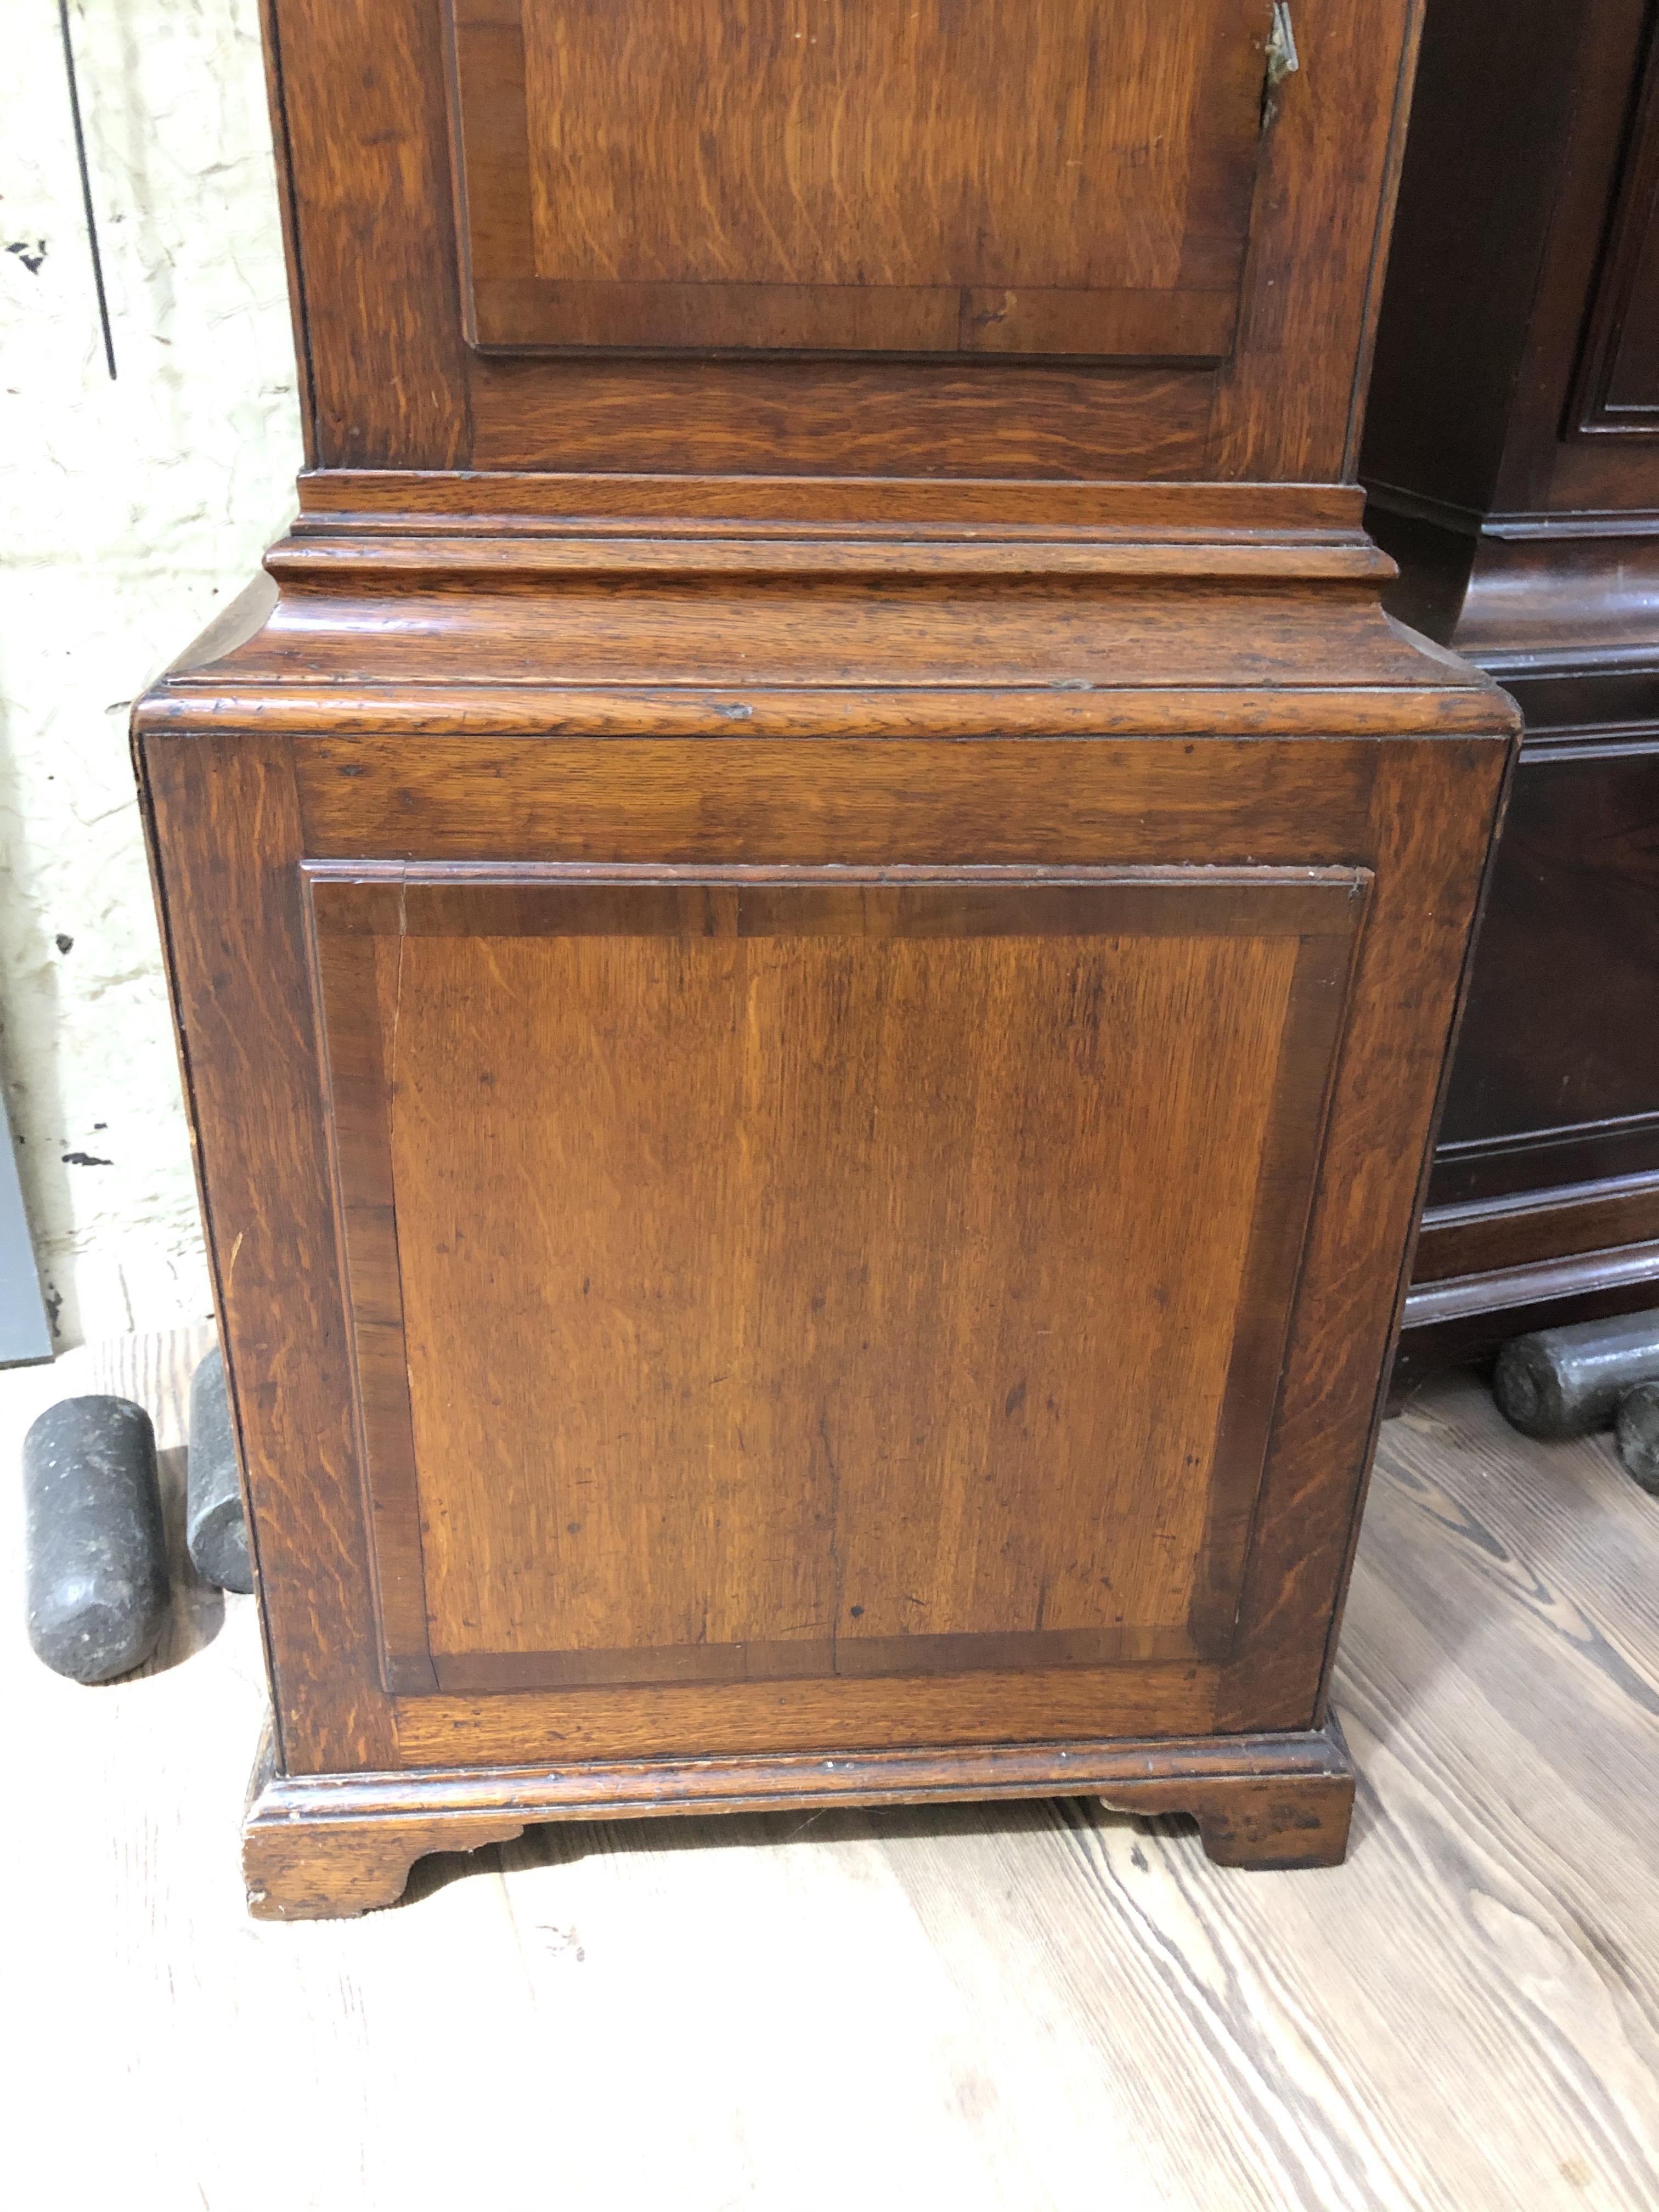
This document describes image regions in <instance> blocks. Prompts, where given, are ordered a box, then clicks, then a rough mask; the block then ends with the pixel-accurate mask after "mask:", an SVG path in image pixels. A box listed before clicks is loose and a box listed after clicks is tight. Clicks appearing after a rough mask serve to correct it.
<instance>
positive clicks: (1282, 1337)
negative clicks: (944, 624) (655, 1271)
mask: <svg viewBox="0 0 1659 2212" xmlns="http://www.w3.org/2000/svg"><path fill="white" fill-rule="evenodd" d="M303 876H304V880H305V883H306V886H307V894H308V898H307V903H308V908H309V912H310V916H311V931H312V943H313V988H314V990H315V992H316V994H317V999H318V1005H319V1016H320V1019H319V1031H320V1034H321V1036H322V1038H323V1041H324V1053H325V1084H326V1088H327V1093H328V1098H329V1103H330V1109H331V1112H330V1119H331V1123H332V1125H333V1128H334V1132H335V1137H334V1152H333V1171H334V1175H335V1179H336V1209H337V1218H338V1222H339V1225H340V1237H341V1245H342V1256H343V1270H344V1273H345V1277H346V1281H347V1285H348V1323H349V1333H350V1335H351V1337H352V1340H353V1342H354V1346H355V1352H356V1403H357V1415H358V1422H359V1427H360V1432H361V1437H362V1457H363V1464H364V1466H365V1468H366V1480H367V1486H368V1517H369V1521H370V1525H371V1528H372V1529H373V1532H374V1549H375V1552H376V1555H377V1569H376V1574H377V1579H376V1604H377V1612H378V1615H379V1632H380V1642H381V1660H382V1671H383V1679H384V1682H385V1686H386V1688H387V1689H388V1690H391V1691H392V1692H398V1693H400V1694H406V1695H414V1696H417V1697H418V1696H421V1695H423V1694H429V1693H431V1692H435V1691H441V1692H447V1693H465V1692H494V1691H499V1690H506V1689H518V1690H523V1691H528V1690H533V1689H537V1688H551V1687H555V1686H569V1687H574V1686H578V1685H599V1686H605V1687H610V1688H621V1687H626V1686H629V1685H630V1684H638V1685H645V1684H648V1683H653V1682H661V1683H667V1682H675V1681H680V1682H686V1681H696V1682H699V1683H708V1682H720V1681H731V1682H736V1681H744V1680H748V1681H764V1680H787V1679H791V1678H798V1677H804V1676H805V1677H814V1678H817V1677H822V1676H830V1677H834V1676H837V1675H841V1676H846V1677H848V1678H852V1679H856V1678H860V1677H864V1678H867V1677H870V1676H872V1675H881V1674H894V1675H899V1674H908V1675H916V1674H957V1673H961V1672H962V1671H963V1670H964V1669H970V1670H992V1669H996V1668H1017V1667H1025V1666H1044V1667H1075V1668H1100V1667H1103V1666H1105V1667H1110V1666H1135V1665H1139V1666H1146V1665H1159V1664H1167V1663H1170V1662H1174V1661H1177V1660H1179V1659H1181V1658H1183V1657H1184V1658H1188V1659H1192V1658H1194V1657H1196V1656H1200V1655H1202V1656H1204V1657H1205V1658H1206V1659H1218V1658H1224V1657H1225V1656H1226V1655H1227V1653H1228V1652H1229V1650H1231V1644H1232V1641H1233V1638H1234V1634H1235V1631H1236V1625H1237V1612H1238V1606H1239V1602H1240V1595H1241V1592H1242V1589H1243V1583H1244V1575H1245V1568H1246V1562H1247V1559H1248V1555H1249V1543H1250V1540H1251V1534H1252V1529H1253V1525H1254V1517H1255V1509H1256V1501H1257V1498H1258V1495H1259V1492H1260V1489H1261V1480H1262V1473H1263V1465H1264V1460H1265V1455H1266V1451H1267V1442H1268V1438H1269V1436H1270V1434H1271V1431H1272V1425H1273V1414H1274V1408H1275V1406H1276V1402H1277V1392H1278V1388H1279V1378H1280V1374H1281V1370H1282V1367H1283V1364H1284V1358H1285V1345H1286V1342H1287V1340H1288V1334H1289V1329H1290V1323H1291V1312H1292V1310H1293V1307H1294V1302H1295V1295H1296V1289H1297V1282H1298V1280H1299V1275H1300V1268H1301V1261H1302V1252H1303V1247H1304V1242H1305V1238H1306V1234H1307V1229H1308V1221H1309V1215H1310V1208H1311V1204H1312V1199H1313V1194H1314V1190H1315V1188H1316V1181H1317V1170H1318V1162H1319V1158H1320V1156H1321V1152H1322V1145H1323V1137H1324V1127H1325V1121H1326V1116H1327V1113H1328V1105H1329V1099H1330V1094H1331V1090H1332V1086H1333V1084H1334V1077H1335V1071H1336V1066H1337V1063H1338V1057H1339V1045H1340V1037H1341V1035H1342V1032H1343V1029H1344V1025H1345V1023H1346V1006H1347V998H1348V991H1349V986H1350V981H1351V976H1352V967H1353V962H1354V957H1355V953H1356V949H1357V946H1358V941H1359V937H1360V933H1361V929H1362V926H1363V921H1364V911H1365V905H1366V900H1367V896H1368V893H1369V890H1370V872H1369V871H1368V870H1366V869H1364V868H1353V867H1324V868H1317V867H1316V868H1306V867H1304V868H1294V869H1292V868H1248V867H1247V868H1217V867H1203V868H1195V867H1188V866H1171V867H1148V868H1135V867H1124V866H1108V867H1097V868H1088V867H1079V868H1066V867H1048V868H1043V867H1031V866H965V867H954V868H953V867H892V868H884V869H878V868H837V867H823V866H797V867H771V868H768V867H764V866H679V867H665V866H653V865H636V866H631V867H630V866H617V865H614V864H592V863H589V864H583V863H533V864H532V863H526V864H521V865H518V866H502V865H501V864H500V863H493V864H484V863H480V864H472V865H468V864H465V863H459V864H448V865H445V864H437V865H433V864H427V865H425V866H421V865H418V864H416V865H410V864H405V863H401V862H382V863H375V862H361V861H358V862H351V861H337V862H327V861H317V860H312V861H308V862H307V863H306V864H305V866H304V868H303ZM560 892H562V893H564V894H566V896H564V897H562V898H551V899H550V894H556V893H560ZM940 895H944V896H940ZM935 899H937V900H938V904H937V906H936V907H935V905H934V904H933V902H934V900H935ZM711 900H712V901H715V902H718V903H719V910H718V913H717V914H716V913H715V911H714V909H713V908H711V906H710V902H711ZM711 930H713V931H714V933H715V934H719V935H729V934H736V935H738V936H745V935H747V936H755V935H767V934H776V935H782V936H787V937H789V938H792V939H793V938H798V937H800V936H806V935H813V934H819V935H823V934H828V935H829V936H833V937H842V936H856V935H861V934H867V935H873V936H876V937H878V938H880V937H885V936H888V935H893V934H898V935H903V936H906V937H911V938H926V937H927V936H929V935H933V934H937V935H939V936H941V937H943V938H945V939H959V938H962V937H964V936H999V935H1000V936H1008V935H1016V936H1023V937H1032V936H1036V937H1042V936H1060V937H1066V938H1070V937H1077V936H1087V937H1091V938H1099V937H1109V936H1114V935H1122V936H1125V937H1133V938H1136V939H1159V938H1192V937H1200V938H1214V939H1223V938H1226V937H1230V936H1235V937H1246V938H1250V939H1273V938H1279V939H1295V940H1296V942H1297V951H1296V955H1295V959H1294V963H1293V967H1292V969H1291V978H1290V981H1289V983H1288V986H1287V994H1286V998H1285V1014H1284V1017H1283V1021H1282V1026H1281V1028H1280V1030H1279V1041H1278V1045H1277V1057H1276V1062H1275V1067H1274V1073H1273V1082H1272V1088H1271V1090H1270V1091H1269V1092H1267V1094H1265V1095H1266V1096H1267V1097H1268V1099H1269V1102H1270V1103H1269V1104H1268V1106H1267V1121H1266V1124H1265V1133H1264V1139H1263V1149H1262V1152H1261V1159H1260V1164H1259V1166H1258V1169H1257V1171H1256V1176H1255V1200H1254V1204H1253V1211H1252V1215H1251V1220H1250V1226H1249V1234H1248V1238H1247V1241H1246V1243H1245V1246H1244V1256H1243V1278H1242V1282H1241V1288H1240V1292H1239V1310H1240V1311H1241V1312H1242V1313H1243V1316H1245V1317H1246V1318H1245V1322H1244V1324H1243V1325H1242V1326H1241V1325H1237V1324H1236V1326H1235V1334H1234V1336H1233V1340H1232V1345H1231V1352H1230V1353H1229V1354H1228V1355H1227V1364H1226V1367H1225V1384H1224V1387H1223V1391H1222V1396H1221V1400H1220V1405H1219V1410H1218V1420H1217V1425H1216V1429H1215V1432H1214V1443H1213V1446H1212V1455H1211V1460H1210V1467H1211V1470H1212V1471H1211V1475H1210V1479H1209V1482H1208V1485H1207V1487H1206V1492H1205V1500H1206V1502H1205V1519H1204V1534H1203V1539H1202V1543H1201V1547H1200V1557H1199V1567H1198V1571H1197V1574H1196V1576H1195V1579H1194V1587H1193V1594H1192V1599H1191V1606H1190V1613H1189V1618H1188V1626H1187V1628H1186V1631H1185V1632H1182V1633H1174V1632H1168V1631H1160V1630H1158V1628H1156V1627H1153V1626H1138V1625H1137V1624H1135V1623H1134V1622H1133V1621H1131V1622H1128V1623H1127V1624H1125V1625H1124V1626H1121V1627H1120V1628H1115V1629H1113V1628H1100V1629H1096V1630H1086V1629H1079V1628H1077V1627H1066V1628H1056V1629H1054V1630H1043V1629H1042V1628H1038V1629H1036V1630H1035V1631H1030V1630H1012V1631H1010V1632H984V1633H978V1632H975V1633H959V1632H947V1633H940V1634H932V1635H923V1634H917V1635H911V1636H903V1637H899V1638H881V1637H871V1638H830V1639H828V1640H822V1639H821V1640H817V1641H813V1640H810V1639H801V1640H799V1641H793V1640H792V1641H788V1642H786V1643H783V1644H776V1643H769V1642H767V1641H764V1640H760V1641H751V1642H748V1643H739V1644H718V1643H713V1644H696V1645H692V1646H686V1647H681V1646H671V1647H662V1648H655V1649H650V1648H641V1649H630V1650H626V1651H617V1652H611V1653H607V1652H605V1651H603V1650H591V1649H583V1650H579V1651H578V1650H573V1651H572V1652H568V1653H565V1652H559V1651H552V1652H542V1653H524V1652H518V1651H513V1652H501V1653H493V1652H488V1651H476V1652H470V1653H465V1654H457V1653H453V1652H452V1653H449V1654H447V1655H446V1654H441V1653H436V1652H435V1650H434V1648H433V1644H432V1641H431V1637H430V1632H429V1624H428V1595H427V1586H426V1580H425V1569H424V1562H423V1549H422V1500H421V1496H420V1489H419V1481H418V1476H417V1472H416V1460H415V1449H414V1441H413V1438H414V1430H413V1416H412V1410H411V1402H410V1359H409V1354H408V1350H407V1347H406V1345H405V1341H404V1311H403V1303H402V1290H401V1276H400V1266H399V1254H398V1216H397V1206H396V1200H395V1191H394V1188H393V1166H392V1127H391V1121H390V1113H389V1100H390V1097H391V1095H392V1091H393V1090H394V1088H395V1085H396V1082H397V1072H396V1069H395V1068H394V1067H392V1066H388V1065H387V1064H386V1060H385V1057H384V1053H383V1048H382V1042H381V1040H382V1037H383V1036H387V1035H395V1033H396V1030H397V1007H398V1000H397V991H398V975H399V972H400V967H401V961H402V947H403V945H404V944H405V943H407V942H408V941H409V940H410V939H419V938H421V937H424V936H437V937H471V936H481V937H482V936H488V937H490V938H497V939H498V938H507V937H526V936H531V937H533V936H536V935H538V934H554V935H557V936H561V937H568V936H570V935H572V934H573V933H574V934H576V935H599V936H603V937H606V938H615V937H617V936H618V935H628V934H643V935H647V936H660V935H665V934H667V935H673V934H678V935H680V936H683V937H689V938H693V939H696V938H701V937H704V936H707V935H708V933H710V931H711Z"/></svg>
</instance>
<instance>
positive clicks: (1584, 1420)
mask: <svg viewBox="0 0 1659 2212" xmlns="http://www.w3.org/2000/svg"><path fill="white" fill-rule="evenodd" d="M1656 1377H1659V1313H1639V1314H1620V1315H1619V1316H1616V1317H1615V1318H1614V1319H1613V1320H1612V1321H1585V1322H1576V1323H1575V1324H1574V1325H1573V1326H1572V1327H1571V1328H1543V1329H1540V1330H1538V1331H1537V1333H1536V1334H1534V1335H1532V1336H1517V1337H1516V1338H1514V1339H1513V1340H1511V1341H1510V1343H1508V1344H1506V1345H1505V1346H1504V1349H1503V1351H1502V1352H1499V1354H1498V1370H1497V1372H1496V1373H1495V1374H1494V1375H1493V1376H1492V1396H1493V1397H1494V1398H1495V1399H1496V1400H1497V1401H1498V1412H1499V1413H1502V1414H1503V1416H1504V1419H1505V1420H1507V1421H1508V1422H1509V1423H1510V1426H1511V1427H1512V1428H1516V1429H1519V1430H1520V1431H1521V1433H1522V1436H1525V1437H1584V1436H1588V1435H1589V1433H1590V1431H1591V1430H1592V1429H1605V1428H1606V1427H1607V1425H1609V1423H1610V1422H1611V1421H1612V1419H1613V1408H1614V1407H1615V1406H1616V1405H1617V1404H1618V1403H1619V1401H1620V1398H1622V1397H1623V1395H1624V1394H1625V1393H1626V1390H1629V1389H1633V1388H1634V1387H1635V1385H1636V1384H1637V1383H1646V1382H1649V1381H1650V1380H1652V1379H1654V1378H1656Z"/></svg>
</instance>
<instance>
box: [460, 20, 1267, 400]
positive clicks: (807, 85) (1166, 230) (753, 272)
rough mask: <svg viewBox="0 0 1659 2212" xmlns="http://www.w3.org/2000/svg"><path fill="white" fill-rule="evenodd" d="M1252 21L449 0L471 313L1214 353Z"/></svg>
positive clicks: (492, 328) (521, 337)
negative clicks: (618, 6)
mask: <svg viewBox="0 0 1659 2212" xmlns="http://www.w3.org/2000/svg"><path fill="white" fill-rule="evenodd" d="M1261 20H1262V10H1261V8H1260V7H1259V6H1258V5H1257V4H1256V0H1222V4H1219V5H1215V6H1212V7H1210V8H1208V9H1204V10H1201V11H1200V10H1197V9H1186V10H1182V9H1170V8H1168V7H1165V6H1159V5H1156V4H1154V0H1119V4H1116V5H1114V6H1112V7H1110V8H1103V7H1102V6H1101V5H1100V4H1099V0H1039V4H1035V5H1032V6H1030V7H1028V8H1025V9H1018V10H1007V9H996V8H979V7H968V8H963V7H962V6H961V5H959V4H957V0H925V4H923V5H921V6H917V7H914V8H906V9H893V8H890V7H885V6H882V5H879V4H872V0H830V4H828V5H824V6H820V7H817V8H815V9H811V11H810V12H809V13H807V14H803V13H802V12H801V10H800V9H799V8H796V7H793V6H791V5H788V4H787V0H690V4H682V0H647V4H643V5H641V6H637V7H631V8H617V7H615V6H613V5H611V4H610V0H451V5H450V9H449V25H450V33H451V38H452V41H453V57H454V63H453V78H452V85H453V91H452V98H453V104H454V127H455V158H456V163H457V167H458V172H459V174H458V186H459V196H460V197H459V204H460V207H461V210H462V216H463V222H464V225H465V232H464V245H465V258H466V285H467V299H466V307H467V317H468V322H467V330H468V336H469V337H471V339H472V341H473V343H475V344H478V345H480V346H485V347H489V348H493V349H534V348H557V347H562V346H588V345H599V346H618V347H646V348H650V347H664V348H668V349H685V348H691V349H702V348H711V347H712V348H733V349H744V350H752V349H769V348H777V349H791V348H801V347H809V348H813V349H824V350H828V351H832V352H833V351H842V350H849V351H858V350H873V351H887V352H909V353H915V352H921V353H929V352H945V353H982V352H998V353H1029V354H1045V353H1083V354H1102V355H1113V354H1116V355H1128V356H1144V355H1153V356H1158V355H1161V356H1166V357H1176V358H1180V357H1188V358H1197V359H1203V358H1206V357H1218V356H1222V355H1225V353H1226V352H1227V351H1228V350H1229V349H1230V348H1231V341H1232V332H1233V328H1234V325H1235V324H1236V322H1237V316H1238V305H1239V292H1240V287H1241V283H1242V279H1243V264H1244V250H1245V241H1246V237H1247V234H1248V230H1249V211H1250V203H1251V198H1252V195H1253V192H1254V190H1255V171H1256V152H1257V143H1258V140H1259V138H1260V136H1261V107H1262V83H1263V59H1262V46H1261V35H1260V33H1261Z"/></svg>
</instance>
